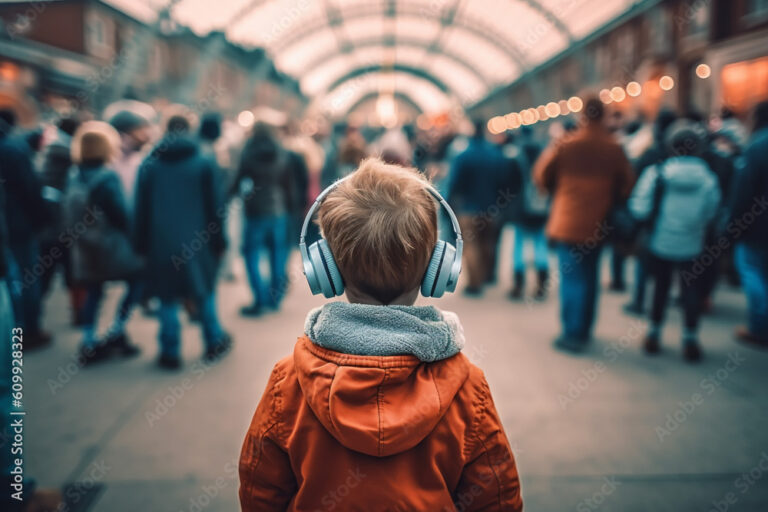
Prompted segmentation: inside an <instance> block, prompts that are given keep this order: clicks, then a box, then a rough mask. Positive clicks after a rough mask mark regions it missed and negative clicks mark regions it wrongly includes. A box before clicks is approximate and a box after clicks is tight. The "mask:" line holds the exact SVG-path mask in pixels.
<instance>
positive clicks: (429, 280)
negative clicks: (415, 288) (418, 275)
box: [421, 240, 445, 297]
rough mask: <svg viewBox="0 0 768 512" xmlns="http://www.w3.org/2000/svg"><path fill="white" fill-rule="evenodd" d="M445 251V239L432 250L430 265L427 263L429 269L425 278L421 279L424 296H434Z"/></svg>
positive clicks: (438, 242) (439, 241)
mask: <svg viewBox="0 0 768 512" xmlns="http://www.w3.org/2000/svg"><path fill="white" fill-rule="evenodd" d="M444 252H445V241H444V240H438V241H437V243H436V244H435V248H434V249H433V250H432V257H431V258H430V259H429V265H427V271H426V272H425V273H424V279H422V281H421V294H422V295H423V296H424V297H433V296H434V295H433V293H434V288H435V283H436V282H437V278H438V274H439V273H440V268H441V265H442V262H443V254H444Z"/></svg>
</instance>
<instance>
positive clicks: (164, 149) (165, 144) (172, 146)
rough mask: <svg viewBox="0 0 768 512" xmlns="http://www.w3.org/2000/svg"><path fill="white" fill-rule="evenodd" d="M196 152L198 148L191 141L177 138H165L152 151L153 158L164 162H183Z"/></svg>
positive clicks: (186, 138) (185, 138)
mask: <svg viewBox="0 0 768 512" xmlns="http://www.w3.org/2000/svg"><path fill="white" fill-rule="evenodd" d="M197 152H198V147H197V144H196V143H195V141H194V140H193V139H191V138H188V137H178V136H165V137H164V138H163V139H161V140H160V142H158V144H157V146H155V149H153V150H152V154H153V155H154V157H155V158H157V159H159V160H164V161H178V160H185V159H187V158H190V157H192V156H194V155H195V154H197Z"/></svg>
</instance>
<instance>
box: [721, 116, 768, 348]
mask: <svg viewBox="0 0 768 512" xmlns="http://www.w3.org/2000/svg"><path fill="white" fill-rule="evenodd" d="M743 163H744V165H743V168H741V169H739V171H738V173H737V175H736V180H735V184H734V190H733V195H732V197H731V223H730V224H729V233H730V234H734V230H735V231H736V233H737V234H738V235H740V236H739V238H738V243H737V245H736V254H735V256H736V268H737V269H738V271H739V275H740V276H741V283H742V286H743V287H744V293H745V294H746V296H747V305H748V308H749V316H748V321H747V326H746V327H743V328H740V329H739V330H738V331H737V332H736V336H737V338H738V339H739V340H741V341H743V342H746V343H750V344H753V345H756V346H760V347H763V348H768V212H767V211H766V210H768V102H763V103H760V104H758V105H757V107H755V111H754V127H753V133H752V138H751V140H750V143H749V146H748V147H747V149H746V152H745V153H744V162H743Z"/></svg>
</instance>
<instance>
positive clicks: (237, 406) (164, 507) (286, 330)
mask: <svg viewBox="0 0 768 512" xmlns="http://www.w3.org/2000/svg"><path fill="white" fill-rule="evenodd" d="M509 245H510V240H509V234H506V235H505V239H504V244H503V246H504V247H506V248H508V247H509ZM604 260H605V261H604V263H606V264H607V258H604ZM502 261H505V262H506V261H509V251H508V250H505V251H503V257H502ZM298 263H299V261H298V258H296V257H295V256H294V259H293V260H292V262H291V274H292V277H293V278H299V277H301V275H300V271H299V265H298ZM606 270H607V269H606ZM605 281H606V277H605V276H604V279H603V282H605ZM500 282H501V283H503V284H501V285H499V286H497V287H494V288H491V289H489V290H488V292H487V293H486V295H485V297H484V298H482V299H467V298H464V297H462V296H461V295H460V294H456V295H453V296H450V297H447V298H444V299H441V300H440V301H439V305H440V307H442V308H444V309H448V310H453V311H456V312H458V313H459V315H460V317H461V318H462V319H463V323H464V328H465V332H466V335H467V339H468V346H467V348H466V353H467V354H468V355H469V356H470V358H471V359H472V360H473V361H474V362H475V363H477V364H478V365H480V366H481V367H482V368H483V369H484V371H485V373H486V375H487V377H488V381H489V382H490V385H491V389H492V392H493V394H494V398H495V401H496V405H497V407H498V409H499V411H500V414H501V416H502V418H503V421H504V426H505V430H506V433H507V435H508V437H509V439H510V442H511V444H512V446H513V448H514V450H515V454H516V457H517V461H518V465H519V470H520V474H521V478H522V487H523V494H524V498H525V502H526V510H529V511H534V512H535V511H561V510H576V511H578V512H583V511H592V510H614V511H621V512H629V511H650V510H653V511H667V510H668V511H689V510H690V511H718V512H722V511H725V510H741V511H760V510H768V393H766V389H768V353H765V352H758V351H753V350H750V349H748V348H744V347H742V346H740V345H738V344H736V343H734V342H733V341H732V331H733V329H734V327H735V326H736V325H738V323H739V322H741V321H742V320H743V318H744V315H745V302H744V299H743V297H742V296H741V295H740V294H739V293H738V292H737V291H734V290H731V289H729V288H727V287H725V286H724V287H722V288H720V289H719V290H718V293H717V296H716V303H715V309H714V312H713V314H712V315H711V316H708V317H706V318H705V320H704V322H703V326H702V332H701V338H702V342H703V346H704V349H705V351H706V359H705V360H704V361H703V362H702V364H700V365H697V366H690V365H687V364H685V363H684V362H683V361H682V360H681V357H680V343H679V338H680V328H679V324H680V316H679V314H678V313H677V312H676V311H675V312H673V313H672V314H671V315H670V319H669V322H668V327H667V329H666V330H665V335H664V348H665V350H664V352H663V353H662V355H660V356H659V357H657V358H654V359H649V358H647V357H646V356H644V355H643V354H642V353H641V352H640V350H639V345H640V342H641V339H642V335H643V332H644V321H643V320H639V319H636V318H631V317H627V316H625V315H624V314H623V313H621V305H622V304H623V303H624V302H625V301H626V300H627V297H626V295H616V294H611V293H608V292H606V291H603V292H602V295H601V302H600V309H599V311H600V313H599V319H598V324H597V330H596V340H595V342H594V344H593V345H592V347H591V350H590V351H589V352H588V353H586V354H584V355H581V356H571V355H565V354H562V353H559V352H556V351H554V350H553V349H552V347H551V340H552V338H553V337H554V336H555V335H556V334H557V332H558V327H559V323H558V316H557V300H556V298H555V297H552V298H550V299H549V300H548V301H546V302H543V303H537V302H532V301H528V302H524V303H511V302H509V301H508V300H507V299H506V298H505V295H504V292H505V291H506V289H507V286H508V283H509V276H508V272H504V271H502V274H501V277H500ZM604 289H605V288H604ZM119 293H120V289H119V287H116V288H115V289H111V290H110V294H109V302H108V304H107V306H106V311H107V312H108V313H110V314H109V315H104V316H111V311H113V310H114V307H115V302H116V298H117V297H118V296H119ZM219 298H220V299H219V302H220V304H219V310H220V312H221V316H222V322H223V323H224V324H225V326H226V327H227V329H229V330H230V331H231V332H232V334H233V335H234V338H235V343H236V345H235V348H234V351H233V352H232V354H231V355H230V356H229V357H228V358H226V359H225V360H223V361H222V362H220V363H219V364H217V365H215V366H210V367H207V366H205V365H202V363H200V360H199V357H200V354H201V352H202V344H201V340H200V336H199V332H198V330H197V329H196V328H195V327H194V326H189V325H188V324H185V328H184V358H185V367H184V370H183V371H181V372H180V373H174V374H169V373H167V372H162V371H160V370H158V369H156V368H155V366H154V364H153V363H154V358H155V356H156V350H157V347H156V342H155V334H156V330H157V325H156V323H155V321H154V320H153V319H150V318H145V317H142V316H141V315H140V314H137V315H136V316H135V317H134V318H133V319H132V321H131V323H130V325H129V332H130V334H131V336H132V337H133V339H134V340H135V341H137V342H138V343H139V344H140V345H141V347H142V349H143V353H142V355H141V357H139V358H136V359H133V360H130V361H124V362H109V363H105V364H103V365H101V366H98V367H93V368H87V369H80V368H78V367H77V365H76V364H75V363H74V354H75V352H76V349H77V344H78V333H77V332H76V331H75V330H73V329H71V328H70V327H69V326H68V323H67V315H68V312H67V308H66V301H65V297H64V294H63V293H61V292H58V293H55V294H54V295H53V297H51V298H50V299H49V301H48V303H47V308H46V309H47V312H48V313H47V316H46V319H45V324H46V327H47V328H48V329H49V330H51V331H53V332H54V333H55V335H56V342H55V344H54V346H53V347H51V348H48V349H46V350H44V351H41V352H36V353H30V354H28V355H27V356H26V359H25V376H26V379H25V386H26V387H25V399H26V408H27V411H28V413H27V432H26V436H27V440H26V445H27V458H26V469H27V472H28V474H29V475H30V476H34V477H35V478H36V479H37V480H38V481H39V482H40V484H41V485H44V486H57V487H58V486H63V485H64V484H68V483H73V482H79V487H70V488H69V489H68V491H67V492H68V494H69V501H70V502H71V503H74V504H75V506H74V507H73V510H78V509H79V510H94V511H107V512H122V511H139V510H140V511H169V512H177V511H178V512H181V511H201V510H206V511H232V510H238V501H237V487H238V480H237V474H236V462H237V458H238V454H239V449H240V444H241V442H242V439H243V435H244V433H245V430H246V428H247V426H248V423H249V420H250V418H251V415H252V414H253V411H254V408H255V406H256V404H257V402H258V400H259V398H260V396H261V393H262V391H263V387H264V385H265V383H266V380H267V377H268V375H269V372H270V370H271V367H272V365H273V364H274V363H275V361H277V360H278V359H279V358H281V357H282V356H284V355H286V354H288V353H289V351H290V350H291V348H292V346H293V343H294V341H295V339H296V336H297V335H300V334H301V332H302V326H303V319H304V316H305V314H306V312H307V311H308V310H309V309H310V308H311V307H314V306H315V305H318V304H321V303H322V302H323V301H322V299H318V298H317V297H311V296H310V295H309V292H308V288H307V286H306V284H305V283H304V282H302V281H301V280H297V281H296V282H295V285H294V286H293V287H292V289H291V290H290V292H289V294H288V297H287V299H286V301H285V304H284V307H283V309H282V311H281V312H280V313H278V314H272V315H269V316H265V317H263V318H259V319H257V320H251V319H244V318H241V317H240V316H239V315H238V309H239V306H240V305H242V304H244V303H245V302H246V301H247V300H248V298H249V292H248V290H247V288H246V285H245V283H244V280H243V278H242V276H240V278H239V279H238V280H236V281H235V282H227V283H223V284H222V285H221V287H220V289H219Z"/></svg>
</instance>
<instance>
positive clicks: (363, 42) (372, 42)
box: [294, 37, 492, 86]
mask: <svg viewBox="0 0 768 512" xmlns="http://www.w3.org/2000/svg"><path fill="white" fill-rule="evenodd" d="M354 45H355V48H375V47H378V46H386V45H387V41H384V42H383V43H382V41H381V38H378V37H371V38H366V39H360V40H355V41H354ZM397 46H398V48H400V47H405V48H419V49H424V50H427V51H428V52H430V53H431V52H432V49H431V48H430V47H429V42H428V41H424V40H420V39H417V38H407V39H406V38H402V37H401V38H399V39H398V40H397ZM439 55H442V56H444V57H446V58H448V59H450V60H451V61H453V62H455V63H456V64H458V65H459V66H461V67H462V68H464V69H466V70H467V72H469V73H471V74H472V75H473V76H474V77H475V78H477V79H478V80H479V81H480V82H481V83H483V84H484V85H486V86H490V85H492V84H491V80H490V79H489V78H488V77H487V76H485V75H483V73H482V71H481V70H480V68H478V67H477V66H476V65H475V64H473V63H472V62H469V61H468V60H466V59H464V58H463V57H461V56H459V55H456V54H453V53H450V52H441V53H440V54H439ZM335 56H336V54H335V53H333V52H331V53H326V54H323V55H320V56H318V57H316V58H314V59H312V60H311V61H310V62H308V63H307V64H305V65H303V66H302V67H301V72H300V73H297V74H295V75H294V76H296V77H297V78H299V79H300V78H301V77H302V76H306V75H308V74H310V73H312V72H313V71H315V70H316V69H318V68H319V67H321V66H322V65H323V64H325V63H326V62H328V61H330V60H331V59H332V58H333V57H335Z"/></svg>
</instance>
